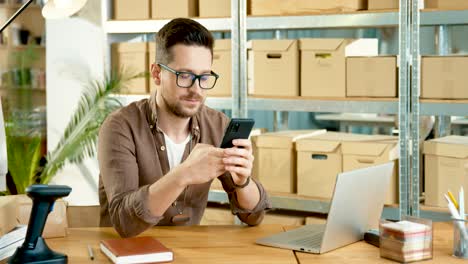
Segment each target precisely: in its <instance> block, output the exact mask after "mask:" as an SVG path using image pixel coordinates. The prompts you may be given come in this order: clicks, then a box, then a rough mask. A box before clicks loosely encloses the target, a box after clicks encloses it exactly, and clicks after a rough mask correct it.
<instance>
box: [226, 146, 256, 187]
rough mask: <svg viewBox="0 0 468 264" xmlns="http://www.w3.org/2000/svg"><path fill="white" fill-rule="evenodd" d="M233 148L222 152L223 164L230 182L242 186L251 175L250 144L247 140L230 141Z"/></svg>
mask: <svg viewBox="0 0 468 264" xmlns="http://www.w3.org/2000/svg"><path fill="white" fill-rule="evenodd" d="M232 144H233V145H234V147H233V148H228V149H225V150H224V158H223V162H224V165H225V169H226V171H229V172H230V173H231V176H232V180H233V181H234V183H235V184H237V185H243V184H244V183H245V182H246V181H247V178H248V177H250V175H251V174H252V167H253V160H254V156H253V155H252V143H251V142H250V140H248V139H236V140H233V141H232Z"/></svg>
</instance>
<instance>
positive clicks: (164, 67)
mask: <svg viewBox="0 0 468 264" xmlns="http://www.w3.org/2000/svg"><path fill="white" fill-rule="evenodd" d="M157 65H159V67H161V68H163V69H165V70H166V71H169V72H172V73H173V74H175V75H176V84H177V86H179V87H180V88H191V87H192V86H193V84H194V83H195V80H197V79H198V86H200V88H202V89H203V90H210V89H213V88H214V87H215V85H216V82H217V81H218V78H219V75H218V74H217V73H215V72H214V71H211V73H210V74H195V73H193V72H187V71H176V70H174V69H172V68H171V67H169V66H167V65H165V64H162V63H157ZM181 74H190V75H191V76H192V83H191V84H190V86H181V85H179V75H181ZM203 76H214V77H215V81H214V83H213V86H211V87H210V88H205V87H202V85H201V82H200V80H201V78H202V77H203Z"/></svg>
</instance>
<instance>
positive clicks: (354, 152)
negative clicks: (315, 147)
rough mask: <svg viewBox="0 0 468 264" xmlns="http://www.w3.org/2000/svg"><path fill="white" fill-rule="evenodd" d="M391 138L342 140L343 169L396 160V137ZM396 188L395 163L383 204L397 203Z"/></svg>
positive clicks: (396, 169) (397, 155)
mask: <svg viewBox="0 0 468 264" xmlns="http://www.w3.org/2000/svg"><path fill="white" fill-rule="evenodd" d="M370 137H372V136H370ZM393 138H394V139H392V140H377V141H365V142H364V141H361V142H343V145H342V151H343V171H351V170H355V169H360V168H366V167H370V166H375V165H379V164H383V163H387V162H391V161H395V160H397V159H398V157H399V148H398V138H397V137H393ZM398 190H399V185H398V163H395V166H394V167H393V173H392V180H391V181H390V185H389V187H388V190H387V194H386V198H385V204H396V203H398V201H399V199H398V198H399V195H398Z"/></svg>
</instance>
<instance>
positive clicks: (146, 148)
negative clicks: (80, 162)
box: [98, 19, 271, 237]
mask: <svg viewBox="0 0 468 264" xmlns="http://www.w3.org/2000/svg"><path fill="white" fill-rule="evenodd" d="M213 42H214V40H213V37H212V35H211V33H210V32H209V31H208V30H207V29H206V28H204V27H203V26H202V25H200V24H199V23H197V22H195V21H193V20H190V19H174V20H172V21H170V22H169V23H168V24H166V25H165V26H164V27H163V28H162V29H161V30H160V31H159V32H158V34H157V38H156V46H157V52H156V54H157V55H156V62H157V63H155V64H153V65H152V66H151V74H152V79H153V81H154V82H155V83H156V84H157V85H158V86H159V87H158V89H157V91H155V93H154V94H152V95H151V97H150V98H149V99H144V100H141V101H138V102H134V103H132V104H130V105H128V106H126V107H124V108H122V109H120V110H118V111H116V112H114V113H112V114H111V115H110V116H109V117H108V118H107V119H106V121H105V122H104V124H103V125H102V127H101V130H100V133H99V146H98V160H99V167H100V171H101V174H100V180H99V200H100V204H101V226H110V225H113V226H114V228H115V229H116V230H117V232H118V233H119V234H120V235H121V236H123V237H130V236H135V235H138V234H139V233H141V232H143V231H144V230H146V229H148V228H150V227H152V226H154V225H193V224H199V223H200V220H201V218H202V215H203V212H204V210H205V208H206V205H207V199H208V191H209V188H210V185H211V182H212V181H213V180H214V179H215V178H217V177H218V176H219V179H220V180H221V182H222V184H223V188H224V190H225V191H226V192H227V194H228V196H229V200H230V203H231V210H232V212H233V213H234V214H237V215H238V217H239V218H240V219H241V220H242V221H243V222H245V223H247V224H249V225H256V224H259V223H260V222H261V221H262V219H263V216H264V214H265V209H268V208H270V207H271V206H270V203H269V201H268V198H267V195H266V192H265V190H264V189H263V187H262V186H261V185H260V183H258V182H257V181H255V180H254V179H251V178H250V175H251V171H252V164H253V156H252V146H251V143H250V141H249V140H241V139H239V140H235V141H233V144H234V146H235V147H234V148H230V149H220V148H218V146H219V145H220V143H221V140H222V137H223V134H224V130H225V128H226V126H227V124H228V122H229V119H228V118H227V117H226V116H225V115H224V114H222V113H220V112H218V111H215V110H213V109H210V108H208V107H206V106H205V105H204V101H205V98H206V90H207V89H210V88H213V87H214V85H215V84H216V80H217V78H218V76H217V75H216V74H215V73H214V72H212V71H211V65H212V57H213Z"/></svg>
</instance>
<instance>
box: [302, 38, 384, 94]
mask: <svg viewBox="0 0 468 264" xmlns="http://www.w3.org/2000/svg"><path fill="white" fill-rule="evenodd" d="M299 49H300V50H301V96H311V97H340V98H344V97H345V96H346V59H345V58H346V56H375V55H377V54H378V40H377V39H359V40H352V39H300V40H299Z"/></svg>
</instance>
